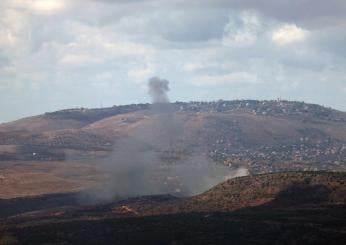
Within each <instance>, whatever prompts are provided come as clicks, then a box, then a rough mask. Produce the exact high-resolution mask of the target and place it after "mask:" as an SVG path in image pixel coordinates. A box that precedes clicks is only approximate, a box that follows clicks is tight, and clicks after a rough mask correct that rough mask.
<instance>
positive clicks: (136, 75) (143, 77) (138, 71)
mask: <svg viewBox="0 0 346 245" xmlns="http://www.w3.org/2000/svg"><path fill="white" fill-rule="evenodd" d="M153 74H154V69H153V67H152V66H151V65H147V66H145V67H139V68H134V69H131V70H130V71H129V72H128V76H129V78H130V79H132V80H134V81H135V82H136V83H141V82H146V81H147V80H148V78H149V77H150V76H152V75H153Z"/></svg>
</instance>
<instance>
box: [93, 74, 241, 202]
mask: <svg viewBox="0 0 346 245" xmlns="http://www.w3.org/2000/svg"><path fill="white" fill-rule="evenodd" d="M168 91H169V82H168V81H167V80H164V79H160V78H158V77H153V78H151V79H150V80H149V82H148V94H149V95H150V96H151V99H152V106H151V109H150V111H149V112H148V114H147V115H148V116H149V118H151V121H149V123H147V124H145V125H144V126H143V125H142V126H141V127H139V128H137V129H136V130H135V131H134V133H132V134H131V136H129V137H127V138H125V139H121V140H118V141H116V142H115V144H114V149H113V152H112V154H111V155H110V157H109V158H108V159H107V160H106V161H105V162H104V163H103V164H102V166H103V168H104V169H105V171H106V172H107V173H108V175H109V178H108V179H107V180H106V181H105V183H103V185H102V188H101V189H100V190H97V191H96V192H95V193H93V196H94V198H96V199H98V200H114V199H119V198H126V197H131V196H141V195H154V194H167V193H170V194H177V195H194V194H197V193H200V192H203V191H205V190H207V189H208V188H210V187H212V186H213V185H215V184H217V183H219V182H221V181H223V180H225V179H227V178H229V177H234V175H237V174H238V173H234V172H231V171H230V170H229V169H228V168H226V167H225V166H222V165H219V164H215V163H214V162H211V161H209V160H208V158H207V157H205V155H204V153H203V151H201V150H198V149H194V150H193V151H191V150H187V148H188V147H187V146H186V145H185V143H184V140H183V138H184V125H183V123H182V122H181V120H180V119H179V118H178V117H177V116H176V113H174V108H173V106H172V104H170V103H169V98H168V96H167V92H168Z"/></svg>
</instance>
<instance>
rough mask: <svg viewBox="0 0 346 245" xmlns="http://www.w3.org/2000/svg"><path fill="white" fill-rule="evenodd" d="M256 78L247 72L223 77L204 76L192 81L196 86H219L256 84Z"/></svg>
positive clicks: (233, 73)
mask: <svg viewBox="0 0 346 245" xmlns="http://www.w3.org/2000/svg"><path fill="white" fill-rule="evenodd" d="M258 82H259V80H258V77H257V76H256V75H254V74H251V73H248V72H243V71H241V72H232V73H228V74H225V75H204V76H200V77H197V78H196V79H194V80H193V81H192V83H193V84H194V85H197V86H220V85H232V84H233V85H234V84H242V83H243V84H244V83H247V84H256V83H258Z"/></svg>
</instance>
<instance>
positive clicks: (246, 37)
mask: <svg viewBox="0 0 346 245" xmlns="http://www.w3.org/2000/svg"><path fill="white" fill-rule="evenodd" d="M240 22H241V25H240V26H239V23H236V21H235V20H234V17H232V16H231V17H230V21H229V22H228V24H227V25H226V26H225V28H224V29H225V30H224V32H225V35H224V37H223V39H222V41H223V44H224V45H226V46H232V45H237V46H249V45H253V44H255V43H256V41H257V39H258V35H259V32H260V31H261V29H262V23H261V20H260V18H259V17H258V16H257V14H256V13H254V12H251V11H244V12H242V13H241V14H240Z"/></svg>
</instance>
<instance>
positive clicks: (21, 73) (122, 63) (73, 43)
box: [0, 0, 346, 121]
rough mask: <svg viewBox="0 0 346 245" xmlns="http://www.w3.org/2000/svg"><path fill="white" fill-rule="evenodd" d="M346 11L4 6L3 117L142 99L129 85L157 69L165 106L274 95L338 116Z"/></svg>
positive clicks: (322, 6) (223, 1) (268, 0)
mask: <svg viewBox="0 0 346 245" xmlns="http://www.w3.org/2000/svg"><path fill="white" fill-rule="evenodd" d="M345 7H346V3H345V1H339V0H330V1H322V0H316V1H313V4H312V3H311V1H305V0H304V1H301V0H291V1H288V0H283V1H276V0H242V1H240V0H205V1H202V2H201V1H198V0H191V1H180V0H162V1H157V0H150V1H144V0H134V1H123V0H119V1H110V0H97V1H96V0H73V1H66V0H61V1H53V0H50V1H49V0H48V1H43V0H39V1H38V0H30V1H29V0H28V1H24V0H2V1H0V96H1V99H2V101H3V103H2V105H0V110H1V111H2V118H1V119H0V120H2V121H8V120H12V119H15V118H17V117H19V115H20V116H23V115H24V114H19V113H18V116H17V117H16V116H15V115H16V113H14V111H24V112H25V113H26V115H31V114H34V113H35V114H36V113H41V112H45V111H51V110H56V109H59V108H68V107H74V106H78V107H81V106H84V107H97V106H99V105H100V100H101V101H102V103H103V105H104V106H112V105H113V104H126V103H139V102H147V97H146V95H145V89H143V88H142V87H143V86H138V85H141V84H143V82H144V81H145V80H147V78H149V77H150V76H152V75H154V74H155V75H157V76H160V77H166V78H167V79H169V80H170V81H172V83H171V93H172V98H173V100H195V99H200V100H209V99H220V98H222V99H234V98H254V99H263V98H264V99H271V98H277V97H279V96H280V97H282V98H291V99H300V100H306V98H308V99H309V100H310V101H312V102H316V103H317V102H318V103H324V104H328V105H330V106H333V107H336V108H339V109H346V107H345V105H346V99H345V96H344V92H343V91H344V90H343V88H344V84H345V82H346V81H345V77H346V76H345V75H346V72H345V69H344V67H345V66H346V58H345V57H346V53H345V49H344V43H345V40H346V39H345V38H346V31H345V30H346V29H345V23H346V17H345V16H346V9H345ZM306 9H309V11H306ZM321 78H323V79H321ZM326 84H329V85H328V86H329V88H328V92H329V94H333V96H331V97H330V98H327V97H326V95H325V94H324V93H325V91H327V90H326V86H327V85H326ZM95 88H97V89H95ZM137 88H140V89H137ZM76 94H78V96H76ZM37 98H39V99H40V101H39V102H38V99H37ZM42 101H44V103H42ZM14 102H15V103H14Z"/></svg>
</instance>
